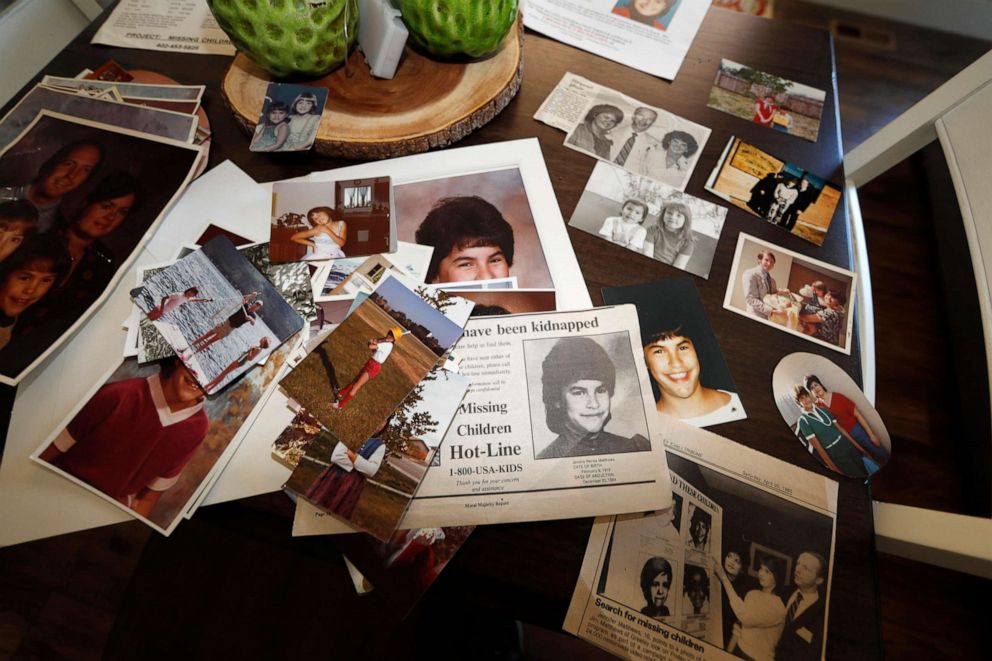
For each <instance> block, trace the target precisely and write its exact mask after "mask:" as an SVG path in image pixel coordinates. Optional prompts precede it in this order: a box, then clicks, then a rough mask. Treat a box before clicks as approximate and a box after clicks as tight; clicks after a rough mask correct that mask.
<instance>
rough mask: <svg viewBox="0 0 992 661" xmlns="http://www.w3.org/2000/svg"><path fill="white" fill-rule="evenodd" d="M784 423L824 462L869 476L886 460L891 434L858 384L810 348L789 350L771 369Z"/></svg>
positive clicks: (849, 473) (843, 471)
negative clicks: (797, 351) (810, 351)
mask: <svg viewBox="0 0 992 661" xmlns="http://www.w3.org/2000/svg"><path fill="white" fill-rule="evenodd" d="M772 391H773V393H774V395H775V404H776V405H777V406H778V412H779V413H781V414H782V418H783V419H784V420H785V424H787V425H789V428H790V429H791V430H792V433H794V434H795V435H796V437H797V438H798V439H799V442H800V443H802V444H803V447H804V448H806V450H807V451H808V452H809V453H810V454H811V455H813V456H814V457H816V459H817V461H819V462H820V463H821V464H822V465H823V466H825V467H826V468H829V469H830V470H832V471H834V472H835V473H839V474H841V475H846V476H847V477H855V478H861V479H864V478H868V477H871V476H872V475H874V474H875V473H876V472H877V471H878V470H879V469H880V468H881V467H882V466H884V465H885V464H886V463H887V462H888V461H889V456H890V455H891V453H892V439H891V438H890V437H889V432H888V430H886V429H885V423H883V422H882V418H881V416H879V415H878V412H877V411H876V410H875V407H874V406H872V404H871V402H869V401H868V398H867V397H865V394H864V393H863V392H861V388H859V387H858V384H857V383H855V382H854V379H852V378H851V377H850V376H849V375H848V374H847V372H845V371H844V370H842V369H841V368H840V367H838V366H837V364H836V363H834V362H832V361H830V360H828V359H827V358H824V357H823V356H818V355H816V354H812V353H802V352H801V353H793V354H789V355H788V356H786V357H785V358H783V359H782V360H781V361H779V364H778V366H777V367H776V368H775V372H774V373H773V374H772Z"/></svg>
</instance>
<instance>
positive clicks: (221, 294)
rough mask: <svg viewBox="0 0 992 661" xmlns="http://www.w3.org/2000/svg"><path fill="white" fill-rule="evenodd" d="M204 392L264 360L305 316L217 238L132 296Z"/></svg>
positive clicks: (148, 280) (232, 249)
mask: <svg viewBox="0 0 992 661" xmlns="http://www.w3.org/2000/svg"><path fill="white" fill-rule="evenodd" d="M131 297H132V298H133V299H134V302H135V304H136V305H137V306H138V308H139V309H141V311H142V312H144V313H145V315H146V316H147V318H148V319H149V320H150V321H151V322H152V323H153V324H154V326H155V329H156V330H157V331H158V332H159V333H161V335H162V337H163V338H164V339H165V341H166V342H168V343H169V345H170V346H171V347H172V348H173V350H174V351H175V352H176V355H177V356H178V357H179V359H180V360H181V361H182V362H183V364H184V365H186V367H188V368H189V370H190V371H191V373H192V374H193V375H194V378H195V379H196V381H197V382H198V383H199V384H200V385H201V386H202V387H203V389H204V390H205V391H206V392H207V394H212V393H213V392H215V391H216V390H218V389H220V388H222V387H223V386H224V385H226V384H227V383H229V382H230V381H232V380H233V379H235V378H237V377H238V376H239V375H240V374H242V373H243V372H245V371H246V370H248V369H250V368H251V366H252V365H254V364H255V363H257V362H259V361H262V360H264V359H265V357H266V356H268V355H269V354H270V353H272V351H274V350H275V349H276V347H278V346H279V345H280V344H282V343H283V342H285V341H286V340H287V339H288V338H289V337H290V336H292V335H294V334H295V333H296V332H297V331H299V330H300V329H301V328H302V327H303V319H302V318H301V317H300V315H298V314H296V312H295V311H294V310H293V308H292V306H290V305H289V303H287V302H286V300H285V299H284V298H283V297H282V296H280V295H279V293H278V292H277V291H276V290H275V289H274V288H273V287H272V285H271V284H270V283H269V282H268V281H267V280H266V279H265V277H264V276H262V274H261V272H260V271H259V270H258V269H256V268H255V267H254V266H252V264H251V262H249V261H248V260H247V259H246V258H245V256H244V255H243V254H242V253H240V252H239V251H238V250H237V249H236V248H235V247H234V245H233V244H232V243H231V242H230V241H228V240H227V238H226V237H223V236H220V237H217V238H216V239H214V240H213V241H210V242H209V243H207V244H206V245H205V246H203V248H201V249H200V250H197V251H195V252H193V253H190V254H189V255H187V256H186V257H184V258H182V259H180V260H178V261H177V262H175V263H174V264H172V265H171V266H169V267H167V268H165V269H164V270H162V271H160V272H159V273H156V274H155V275H153V276H152V277H150V278H148V279H147V280H146V281H145V282H144V284H142V286H140V287H137V288H135V289H134V290H132V291H131Z"/></svg>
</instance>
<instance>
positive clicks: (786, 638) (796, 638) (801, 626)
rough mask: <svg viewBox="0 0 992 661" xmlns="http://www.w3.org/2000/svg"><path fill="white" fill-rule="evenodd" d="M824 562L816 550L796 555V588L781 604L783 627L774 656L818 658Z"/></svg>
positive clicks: (824, 575) (821, 639)
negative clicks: (783, 612)
mask: <svg viewBox="0 0 992 661" xmlns="http://www.w3.org/2000/svg"><path fill="white" fill-rule="evenodd" d="M826 573H827V561H826V559H825V558H824V557H823V556H822V555H820V554H819V553H814V552H813V551H803V552H802V553H800V554H799V557H798V558H796V568H795V570H794V571H793V581H794V583H795V584H796V589H795V590H794V591H793V592H792V594H791V595H789V599H788V600H787V601H786V604H785V629H784V630H783V631H782V637H781V638H780V639H779V642H778V648H777V649H776V650H775V658H776V659H800V660H802V659H819V658H820V655H821V652H822V650H823V607H824V603H823V595H821V594H820V586H821V585H824V584H825V582H826Z"/></svg>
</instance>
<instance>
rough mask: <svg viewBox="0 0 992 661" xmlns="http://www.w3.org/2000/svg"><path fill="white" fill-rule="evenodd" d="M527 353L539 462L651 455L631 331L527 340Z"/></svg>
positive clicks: (536, 455)
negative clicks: (597, 456) (624, 455)
mask: <svg viewBox="0 0 992 661" xmlns="http://www.w3.org/2000/svg"><path fill="white" fill-rule="evenodd" d="M523 349H524V359H525V361H524V365H525V368H526V371H527V384H528V388H527V389H528V393H529V397H530V400H531V402H530V411H531V429H532V430H533V439H532V440H533V443H534V456H535V457H536V458H537V459H558V458H561V457H579V456H585V455H605V454H617V453H621V452H650V450H651V441H649V440H648V422H647V419H646V417H645V413H644V399H643V396H642V393H641V389H640V384H639V383H638V379H637V368H636V367H635V365H634V359H633V354H632V352H631V350H632V347H631V346H630V336H629V335H628V334H627V333H607V334H605V335H599V336H595V337H574V336H570V337H552V338H542V339H535V340H524V341H523ZM541 412H543V413H544V417H543V419H541V418H539V417H537V416H539V415H540V414H541Z"/></svg>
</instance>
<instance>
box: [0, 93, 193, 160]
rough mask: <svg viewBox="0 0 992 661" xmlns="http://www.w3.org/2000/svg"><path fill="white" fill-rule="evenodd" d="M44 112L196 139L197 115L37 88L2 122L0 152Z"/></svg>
mask: <svg viewBox="0 0 992 661" xmlns="http://www.w3.org/2000/svg"><path fill="white" fill-rule="evenodd" d="M43 109H45V110H50V111H52V112H58V113H62V114H64V115H70V116H72V117H79V118H81V119H88V120H91V121H94V122H103V123H104V124H111V125H113V126H119V127H121V128H125V129H131V130H132V131H138V132H140V133H148V134H150V135H157V136H159V137H162V138H169V139H171V140H179V141H180V142H191V141H192V140H193V137H194V136H195V135H196V127H197V118H196V117H195V116H194V115H188V114H185V113H180V112H172V111H169V110H158V109H156V108H148V107H145V106H139V105H134V104H130V103H117V102H115V101H104V100H102V99H96V98H93V97H89V96H81V95H79V94H74V93H71V92H65V91H60V90H54V89H51V88H48V87H42V86H41V85H37V86H35V87H34V89H32V90H31V91H30V92H28V93H27V94H25V95H24V96H23V97H22V98H21V100H20V101H18V102H17V105H15V106H14V107H13V108H11V110H10V112H8V113H7V114H6V115H4V118H3V119H2V120H0V148H2V147H4V146H5V145H8V144H10V142H11V141H12V140H14V139H15V138H16V137H17V136H18V135H20V134H21V132H22V131H23V130H24V129H25V127H27V126H28V124H30V123H31V122H32V121H33V120H34V118H35V116H36V115H37V114H38V113H39V112H40V111H41V110H43Z"/></svg>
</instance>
